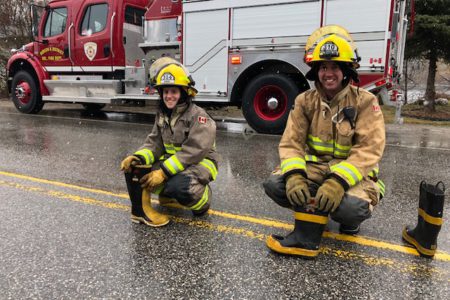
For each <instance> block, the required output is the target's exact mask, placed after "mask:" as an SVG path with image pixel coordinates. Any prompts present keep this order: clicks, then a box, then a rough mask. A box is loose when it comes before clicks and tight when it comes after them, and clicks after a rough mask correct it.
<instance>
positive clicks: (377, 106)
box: [372, 104, 381, 111]
mask: <svg viewBox="0 0 450 300" xmlns="http://www.w3.org/2000/svg"><path fill="white" fill-rule="evenodd" d="M372 110H373V111H380V110H381V109H380V106H379V105H378V104H373V105H372Z"/></svg>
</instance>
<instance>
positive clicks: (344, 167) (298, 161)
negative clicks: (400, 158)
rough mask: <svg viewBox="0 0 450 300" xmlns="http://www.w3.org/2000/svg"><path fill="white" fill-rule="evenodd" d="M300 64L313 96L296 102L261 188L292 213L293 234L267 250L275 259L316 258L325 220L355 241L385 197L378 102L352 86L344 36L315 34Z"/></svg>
mask: <svg viewBox="0 0 450 300" xmlns="http://www.w3.org/2000/svg"><path fill="white" fill-rule="evenodd" d="M304 59H305V62H306V63H307V64H308V65H309V66H310V67H311V69H310V71H309V72H308V73H307V74H306V78H308V79H309V80H311V81H314V83H315V89H312V90H308V91H306V92H304V93H302V94H300V95H299V96H297V98H296V99H295V105H294V107H293V109H292V111H291V113H290V115H289V119H288V122H287V125H286V129H285V131H284V133H283V136H282V138H281V141H280V144H279V155H280V161H281V165H280V167H279V168H278V169H277V170H276V171H274V172H273V173H272V175H271V176H270V177H269V179H268V180H266V181H265V182H264V184H263V186H264V189H265V192H266V194H267V195H268V196H269V197H270V198H272V199H273V200H274V201H275V202H276V203H277V204H279V205H280V206H282V207H285V208H288V209H291V210H293V211H294V218H295V225H294V230H293V231H292V232H291V233H290V234H288V235H287V236H285V237H283V236H279V235H272V236H270V237H269V238H268V239H267V241H266V244H267V246H268V247H269V248H270V249H271V250H273V251H274V252H277V253H282V254H287V255H295V256H300V257H315V256H317V255H318V253H319V245H320V241H321V237H322V233H323V231H324V229H325V226H326V224H327V223H328V218H329V216H330V217H331V218H332V219H333V220H334V221H336V222H338V223H340V227H339V230H340V232H341V233H345V234H356V233H358V232H359V229H360V224H361V222H363V221H364V220H366V219H368V218H370V217H371V214H372V210H373V207H374V206H375V205H376V204H377V203H378V202H379V200H380V198H381V197H382V194H383V193H384V184H383V183H382V181H381V180H379V179H378V163H379V161H380V159H381V157H382V154H383V151H384V146H385V128H384V120H383V115H382V112H381V110H380V106H379V104H378V100H377V98H376V97H375V96H374V95H373V94H371V93H369V92H368V91H365V90H364V89H361V88H358V87H355V86H353V85H351V82H352V81H353V82H354V83H358V82H359V80H358V73H357V72H356V68H358V67H359V64H358V61H359V57H358V54H357V51H356V48H355V47H354V45H353V41H352V39H351V37H350V35H349V34H348V32H347V31H346V30H345V29H343V28H342V27H339V26H335V25H332V26H326V27H322V28H320V29H318V30H317V31H316V32H314V33H313V34H312V35H311V37H310V38H309V39H308V41H307V45H306V51H305V57H304Z"/></svg>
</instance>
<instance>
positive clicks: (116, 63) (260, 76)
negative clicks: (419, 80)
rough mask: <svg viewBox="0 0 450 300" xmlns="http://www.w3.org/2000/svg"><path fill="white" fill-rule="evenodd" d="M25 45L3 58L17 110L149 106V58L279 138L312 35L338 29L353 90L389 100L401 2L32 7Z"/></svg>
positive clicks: (105, 0)
mask: <svg viewBox="0 0 450 300" xmlns="http://www.w3.org/2000/svg"><path fill="white" fill-rule="evenodd" d="M39 2H40V3H38V4H37V5H32V14H33V20H34V22H33V36H34V41H33V42H31V43H29V44H27V45H25V46H23V47H22V48H21V49H19V50H16V51H14V53H13V55H12V56H11V58H10V59H9V61H8V65H7V70H8V85H9V90H10V93H11V98H12V100H13V102H14V104H15V106H16V107H17V109H18V110H19V111H21V112H23V113H38V112H39V111H40V110H41V109H42V107H43V105H44V103H45V102H52V101H54V102H71V103H81V104H83V105H84V106H85V108H87V109H89V110H98V109H101V108H102V107H103V106H104V105H105V104H111V103H115V104H120V103H123V102H129V101H155V100H157V99H158V97H157V95H155V94H152V91H151V89H149V88H148V86H147V85H148V69H149V66H150V65H151V63H152V62H153V61H154V60H156V59H157V58H159V57H162V56H170V57H173V58H175V59H178V60H180V61H181V62H182V63H183V64H184V65H185V66H186V67H187V68H188V69H189V71H190V72H191V74H192V76H193V78H194V80H195V81H196V88H197V89H198V90H199V94H198V95H197V96H196V98H195V101H196V102H198V103H202V102H203V103H216V104H222V105H237V106H241V107H242V111H243V114H244V116H245V118H246V120H247V122H248V123H249V125H250V126H251V127H253V128H254V129H255V130H256V131H258V132H263V133H281V132H282V131H283V130H284V126H285V123H286V120H287V117H288V114H289V110H290V108H291V107H292V105H293V101H294V98H295V97H296V96H297V95H298V94H299V93H300V92H303V91H305V90H307V89H309V88H310V87H311V86H312V84H313V83H312V82H308V81H307V80H306V78H305V76H304V74H305V73H306V72H307V71H308V70H309V67H308V66H307V65H306V64H305V63H304V62H303V53H304V45H305V42H306V40H307V38H308V36H309V35H310V34H311V33H312V32H313V31H314V30H315V29H317V28H318V27H320V26H323V25H327V24H338V25H341V26H343V27H344V28H346V29H348V30H349V32H350V33H351V34H352V36H353V38H354V40H355V43H356V45H357V47H358V52H359V55H360V56H361V57H362V61H361V62H360V65H361V68H360V69H359V70H358V71H359V73H360V78H361V83H360V85H361V87H364V88H366V89H368V90H370V91H372V92H374V93H376V94H378V95H380V97H381V98H382V99H383V102H387V101H388V97H387V89H388V88H389V87H390V85H392V84H393V83H396V82H398V78H399V75H400V72H401V70H402V68H401V65H402V61H403V47H404V40H405V30H406V22H407V21H406V18H405V2H406V1H404V0H373V1H359V0H314V1H310V0H308V1H306V0H278V1H270V0H246V1H239V0H209V1H202V0H191V1H187V0H185V1H181V0H51V1H48V2H47V1H44V0H40V1H39Z"/></svg>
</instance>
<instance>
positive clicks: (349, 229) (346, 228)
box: [339, 224, 361, 235]
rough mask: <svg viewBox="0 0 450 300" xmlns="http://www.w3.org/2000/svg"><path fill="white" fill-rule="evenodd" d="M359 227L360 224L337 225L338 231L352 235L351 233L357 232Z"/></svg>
mask: <svg viewBox="0 0 450 300" xmlns="http://www.w3.org/2000/svg"><path fill="white" fill-rule="evenodd" d="M360 228H361V226H360V225H345V224H341V225H340V226H339V232H340V233H345V234H350V235H353V234H358V232H359V230H360Z"/></svg>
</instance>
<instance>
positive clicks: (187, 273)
mask: <svg viewBox="0 0 450 300" xmlns="http://www.w3.org/2000/svg"><path fill="white" fill-rule="evenodd" d="M217 119H218V120H219V119H221V118H219V117H218V118H217ZM222 119H225V120H226V119H227V118H226V117H224V118H222ZM231 121H233V122H219V123H220V124H219V127H220V130H219V131H218V134H217V148H218V150H219V152H220V153H221V154H222V156H223V161H222V163H221V165H220V170H219V176H218V178H217V181H216V182H214V183H213V184H212V185H211V187H212V190H213V197H214V198H213V202H212V210H210V213H209V214H208V215H206V216H204V217H200V218H193V217H192V215H191V213H190V212H188V211H184V210H181V209H174V208H162V207H159V206H158V205H157V204H156V203H155V207H157V208H158V210H160V211H162V212H166V213H168V214H170V216H171V220H172V222H171V224H170V225H169V226H166V227H162V228H150V227H147V226H144V225H136V224H132V223H131V222H130V219H129V216H130V212H129V210H130V204H129V200H128V196H127V194H126V186H125V182H124V178H123V174H121V173H120V172H119V170H118V169H119V164H120V161H121V160H122V158H124V157H125V156H126V155H127V154H129V153H131V152H133V151H134V150H135V149H137V147H139V146H140V144H141V143H142V142H143V140H144V138H145V136H146V135H147V134H148V132H149V131H150V129H151V126H152V122H153V119H152V116H151V115H149V114H140V113H118V112H103V113H100V114H98V115H94V116H93V115H89V114H86V113H85V112H84V111H83V110H82V109H79V108H78V107H77V108H66V109H62V108H61V109H54V110H52V109H45V108H44V111H43V112H42V113H41V114H39V115H24V114H20V113H18V112H16V111H15V110H14V109H13V108H12V107H11V105H9V104H5V103H1V105H0V136H1V143H0V228H1V231H0V237H1V238H0V259H1V264H0V289H1V291H2V294H1V296H0V298H2V299H17V298H35V299H54V298H57V299H69V298H77V299H78V298H89V299H96V298H106V299H129V298H143V299H145V298H148V299H294V298H305V299H449V298H450V239H449V237H450V226H448V224H447V223H448V222H447V219H448V215H449V209H450V205H449V201H448V200H447V201H446V206H445V208H444V219H445V222H444V226H443V228H442V230H441V233H440V235H439V239H438V250H439V251H438V254H437V255H436V256H435V259H433V260H429V259H424V258H420V257H418V256H417V252H415V250H414V249H412V248H410V247H408V246H407V245H405V244H404V243H403V242H402V241H401V231H402V229H403V226H404V225H406V224H411V225H413V224H415V223H416V220H417V203H418V191H419V184H420V182H421V181H422V180H426V181H427V182H429V183H433V184H435V183H436V182H438V181H440V180H442V181H443V182H444V183H445V184H446V185H447V186H450V159H449V158H448V157H449V155H450V128H443V127H442V128H441V127H432V126H411V125H388V126H387V147H386V151H385V155H384V158H383V160H382V162H381V165H380V169H381V177H382V179H383V180H384V181H385V183H386V186H387V193H386V196H385V199H383V200H382V202H381V203H380V204H379V205H378V206H377V207H376V209H375V211H374V213H373V217H372V218H371V219H369V220H367V221H366V222H365V223H363V226H362V229H361V232H360V234H359V235H358V236H354V237H352V236H348V235H342V234H339V233H338V224H336V223H334V222H333V221H330V223H329V224H328V225H327V230H326V232H325V234H324V239H323V241H322V250H321V254H320V255H319V257H318V258H317V259H315V260H303V259H299V258H292V257H284V256H280V255H277V254H274V253H272V252H270V251H269V250H268V249H267V248H266V246H265V243H264V240H265V239H266V237H267V236H268V235H269V234H271V233H278V234H286V233H288V232H289V231H290V230H291V229H292V223H293V222H292V214H291V213H290V212H289V211H287V210H285V209H282V208H280V207H278V206H277V205H276V204H274V203H273V202H272V201H271V200H270V199H269V198H268V197H267V196H265V194H264V192H263V190H262V188H261V183H262V182H263V181H264V179H265V178H266V177H267V176H268V175H269V173H270V171H271V170H272V169H273V168H274V167H275V166H276V165H277V163H278V155H277V145H278V142H279V138H280V137H279V136H275V135H260V134H255V133H253V132H252V131H251V130H249V129H248V127H247V126H246V124H245V123H243V122H242V121H238V120H231ZM225 129H228V130H225ZM446 196H447V198H448V192H446Z"/></svg>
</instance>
